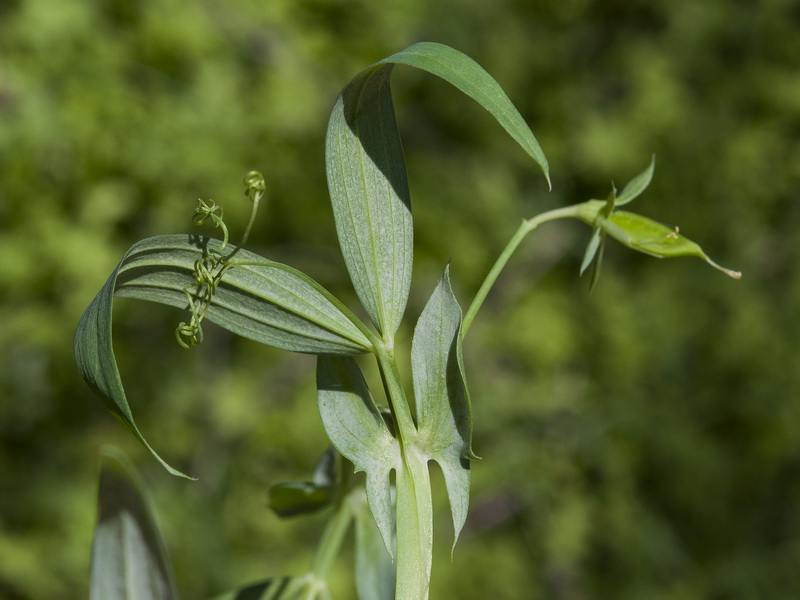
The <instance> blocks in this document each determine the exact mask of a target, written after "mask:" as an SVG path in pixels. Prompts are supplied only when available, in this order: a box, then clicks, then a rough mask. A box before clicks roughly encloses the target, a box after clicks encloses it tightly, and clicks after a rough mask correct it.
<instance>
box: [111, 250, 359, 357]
mask: <svg viewBox="0 0 800 600" xmlns="http://www.w3.org/2000/svg"><path fill="white" fill-rule="evenodd" d="M219 250H220V242H219V241H218V240H214V239H210V238H201V237H196V236H181V235H172V236H158V237H153V238H148V239H145V240H142V241H140V242H137V243H136V244H134V245H133V246H132V247H131V249H130V250H129V251H128V253H127V254H126V255H125V257H124V258H123V259H122V262H121V263H120V264H119V266H118V267H117V281H116V295H117V296H123V297H131V298H139V299H142V300H150V301H153V302H159V303H161V304H168V305H170V306H176V307H180V308H185V307H186V305H187V302H186V295H185V293H184V292H183V289H184V287H185V286H186V285H187V284H191V283H194V281H195V279H194V265H195V262H196V261H197V260H199V259H201V258H203V256H204V255H207V254H208V253H209V252H211V251H219ZM232 264H234V265H236V266H235V268H232V269H230V270H229V271H227V272H226V273H225V275H224V277H223V279H222V283H221V284H220V285H219V287H218V289H217V292H216V294H215V295H214V298H213V302H212V303H211V306H209V308H208V311H207V312H206V318H207V319H208V320H209V321H211V322H213V323H216V324H218V325H220V326H221V327H224V328H225V329H227V330H228V331H231V332H232V333H235V334H237V335H241V336H242V337H246V338H249V339H251V340H254V341H256V342H260V343H262V344H266V345H268V346H274V347H276V348H281V349H284V350H290V351H293V352H304V353H308V354H360V353H363V352H368V351H369V350H370V348H371V344H370V342H369V340H368V339H367V338H366V337H365V335H364V333H363V332H362V331H363V330H364V329H366V326H364V325H363V324H361V323H360V321H358V319H357V318H356V317H355V316H353V315H352V313H350V312H349V311H348V310H347V309H346V308H345V307H344V306H342V305H341V303H340V302H339V301H338V300H336V298H334V297H333V296H332V295H331V293H330V292H328V291H327V290H325V289H324V288H323V287H322V286H321V285H319V284H318V283H317V282H316V281H314V280H313V279H311V278H310V277H308V276H307V275H305V274H304V273H302V272H300V271H298V270H297V269H293V268H292V267H289V266H287V265H284V264H281V263H278V262H274V261H270V260H267V259H265V258H263V257H261V256H259V255H258V254H254V253H252V252H249V251H247V250H244V249H240V250H239V251H238V252H237V254H236V257H235V259H234V260H233V261H232Z"/></svg>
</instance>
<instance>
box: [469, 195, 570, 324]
mask: <svg viewBox="0 0 800 600" xmlns="http://www.w3.org/2000/svg"><path fill="white" fill-rule="evenodd" d="M580 207H581V205H580V204H576V205H573V206H566V207H564V208H557V209H555V210H550V211H547V212H544V213H542V214H540V215H536V216H535V217H532V218H530V219H525V220H523V221H522V224H521V225H520V226H519V229H517V231H516V233H515V234H514V236H513V237H512V238H511V240H509V242H508V244H506V247H505V248H504V249H503V252H502V253H501V254H500V256H499V257H498V259H497V260H496V261H495V263H494V265H493V266H492V269H491V271H489V274H488V275H487V276H486V279H484V280H483V284H481V287H480V289H479V290H478V293H477V294H476V295H475V298H474V299H473V301H472V304H470V306H469V309H467V312H466V313H465V314H464V320H463V321H462V324H461V335H462V336H465V335H466V334H467V331H468V330H469V328H470V325H472V321H473V320H474V319H475V315H476V314H478V310H480V308H481V306H482V305H483V301H484V300H486V296H488V295H489V291H490V290H491V289H492V286H494V284H495V282H496V281H497V278H498V277H499V276H500V273H501V272H502V271H503V268H504V267H505V266H506V263H507V262H508V260H509V259H510V258H511V255H512V254H514V251H515V250H516V249H517V247H518V246H519V245H520V243H522V240H524V239H525V236H526V235H528V234H529V233H530V232H531V231H533V230H534V229H536V228H537V227H538V226H539V225H541V224H542V223H546V222H548V221H555V220H556V219H566V218H570V217H573V218H577V217H578V215H579V213H580Z"/></svg>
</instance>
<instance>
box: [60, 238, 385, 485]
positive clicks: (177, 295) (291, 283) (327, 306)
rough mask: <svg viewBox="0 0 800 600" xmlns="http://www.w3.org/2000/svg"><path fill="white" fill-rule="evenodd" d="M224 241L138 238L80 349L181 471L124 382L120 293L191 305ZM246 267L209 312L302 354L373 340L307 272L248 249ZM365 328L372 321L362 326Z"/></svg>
mask: <svg viewBox="0 0 800 600" xmlns="http://www.w3.org/2000/svg"><path fill="white" fill-rule="evenodd" d="M219 248H220V242H219V241H217V240H211V239H208V238H196V237H192V236H159V237H154V238H148V239H145V240H142V241H140V242H137V243H136V244H134V245H133V246H132V247H131V248H130V250H128V252H127V253H126V254H125V256H124V257H123V259H122V261H121V262H120V263H119V265H117V267H116V268H115V269H114V271H113V273H111V276H110V277H109V278H108V280H107V281H106V283H105V285H103V287H102V288H101V289H100V291H99V292H98V294H97V296H96V297H95V298H94V300H92V302H91V304H89V307H88V308H87V309H86V311H85V312H84V313H83V316H82V317H81V320H80V322H79V324H78V329H77V331H76V333H75V340H74V344H73V352H74V355H75V360H76V362H77V365H78V370H79V372H80V374H81V376H82V377H83V379H84V380H85V381H86V383H87V384H88V385H89V387H90V388H91V389H92V390H93V391H94V392H95V393H96V394H97V395H98V396H99V397H100V398H101V400H102V401H103V402H104V404H105V405H106V407H107V408H108V409H109V410H110V411H111V412H112V413H113V414H114V415H115V416H116V417H118V418H119V419H120V420H121V421H122V422H123V423H124V424H125V425H126V426H127V427H128V428H129V429H130V430H131V431H132V432H133V433H134V435H135V436H136V437H137V438H138V439H139V440H140V441H141V442H142V443H143V444H144V445H145V446H146V447H147V448H148V449H149V450H150V451H151V452H152V453H153V456H155V457H156V458H157V459H158V460H159V461H160V462H161V464H162V465H164V467H165V468H166V469H167V470H168V471H169V472H170V473H172V474H173V475H178V476H182V477H186V475H184V474H183V473H181V472H179V471H176V470H175V469H173V468H172V467H170V466H169V465H168V464H167V463H166V462H164V460H163V459H161V457H159V456H158V454H157V453H156V452H155V451H154V450H153V449H152V448H151V447H150V445H149V444H148V443H147V441H146V440H145V438H144V436H143V435H142V434H141V433H140V431H139V429H138V428H137V426H136V424H135V422H134V419H133V415H132V414H131V410H130V406H129V405H128V400H127V398H126V396H125V390H124V388H123V386H122V380H121V378H120V374H119V370H118V369H117V363H116V359H115V357H114V350H113V347H112V334H111V319H112V300H113V297H114V296H115V295H117V296H126V297H132V298H140V299H143V300H149V301H152V302H158V303H161V304H167V305H170V306H177V307H181V308H185V307H186V305H187V302H186V295H185V293H184V291H183V290H184V287H185V286H186V285H187V284H191V283H193V282H194V281H195V279H194V275H193V272H194V265H195V262H196V261H197V260H199V259H201V258H203V257H204V255H205V254H206V253H207V252H208V251H210V250H219ZM236 262H237V264H238V265H240V266H237V267H235V268H233V269H231V270H229V271H228V272H227V273H226V274H225V276H224V278H223V281H222V283H221V284H220V285H219V287H218V289H217V292H216V294H215V295H214V298H213V302H212V304H211V306H209V308H208V311H207V313H206V318H207V319H208V320H209V321H212V322H215V323H217V324H218V325H220V326H222V327H224V328H226V329H228V330H230V331H232V332H233V333H237V334H239V335H242V336H244V337H248V338H250V339H253V340H255V341H258V342H261V343H264V344H269V345H272V346H276V347H278V348H284V349H287V350H294V351H297V352H310V353H331V354H356V353H360V352H366V351H368V350H369V348H370V347H371V345H370V342H369V341H368V340H367V338H366V337H365V335H364V334H363V333H362V331H361V329H360V328H359V326H358V325H357V324H356V323H357V319H356V318H355V317H354V316H352V315H351V314H349V313H346V312H344V311H346V309H344V307H341V305H338V306H337V305H336V304H335V302H338V301H336V300H335V299H334V298H333V297H332V296H331V295H330V293H329V292H327V291H326V290H324V288H322V287H321V286H320V285H319V284H317V283H316V282H314V281H313V280H312V279H310V278H309V277H307V276H306V275H304V274H302V273H300V272H299V271H296V270H295V269H292V268H290V267H287V266H285V265H282V264H280V263H275V262H272V261H268V260H265V259H263V258H261V257H259V256H258V255H256V254H253V253H251V252H247V251H246V250H240V251H239V253H238V254H237V257H236ZM361 327H364V326H363V325H361Z"/></svg>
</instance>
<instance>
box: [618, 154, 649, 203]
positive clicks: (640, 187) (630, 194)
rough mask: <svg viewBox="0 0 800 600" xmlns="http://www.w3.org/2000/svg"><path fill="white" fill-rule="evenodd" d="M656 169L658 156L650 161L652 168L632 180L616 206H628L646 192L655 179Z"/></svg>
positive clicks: (624, 189)
mask: <svg viewBox="0 0 800 600" xmlns="http://www.w3.org/2000/svg"><path fill="white" fill-rule="evenodd" d="M655 168H656V156H655V154H654V155H653V158H652V159H650V166H649V167H647V168H646V169H645V170H644V171H642V172H641V173H639V174H638V175H637V176H636V177H634V178H633V179H631V180H630V181H629V182H628V183H627V185H626V186H625V187H624V188H623V189H622V193H621V194H619V196H617V198H616V202H615V203H614V204H615V206H623V205H624V204H628V202H630V201H632V200H634V199H636V198H637V197H638V196H639V195H640V194H641V193H642V192H643V191H645V190H646V189H647V186H648V185H650V181H652V179H653V171H655Z"/></svg>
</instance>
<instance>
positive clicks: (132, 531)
mask: <svg viewBox="0 0 800 600" xmlns="http://www.w3.org/2000/svg"><path fill="white" fill-rule="evenodd" d="M177 597H178V595H177V592H176V590H175V583H174V580H173V576H172V568H171V566H170V564H169V559H168V558H167V553H166V548H165V546H164V543H163V541H162V539H161V536H160V534H159V532H158V528H157V526H156V524H155V521H154V519H153V516H152V512H151V510H150V506H149V504H148V501H147V499H146V497H145V492H144V489H143V486H142V484H141V481H140V478H139V476H138V474H137V473H136V471H135V470H134V468H133V466H132V465H131V464H130V462H129V461H128V460H127V458H126V457H125V456H124V455H123V454H122V453H121V452H120V451H118V450H113V449H110V448H108V449H106V450H105V451H104V453H103V463H102V471H101V474H100V491H99V494H98V519H97V525H96V527H95V532H94V540H93V542H92V563H91V592H90V598H91V599H92V600H172V599H174V598H177Z"/></svg>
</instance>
